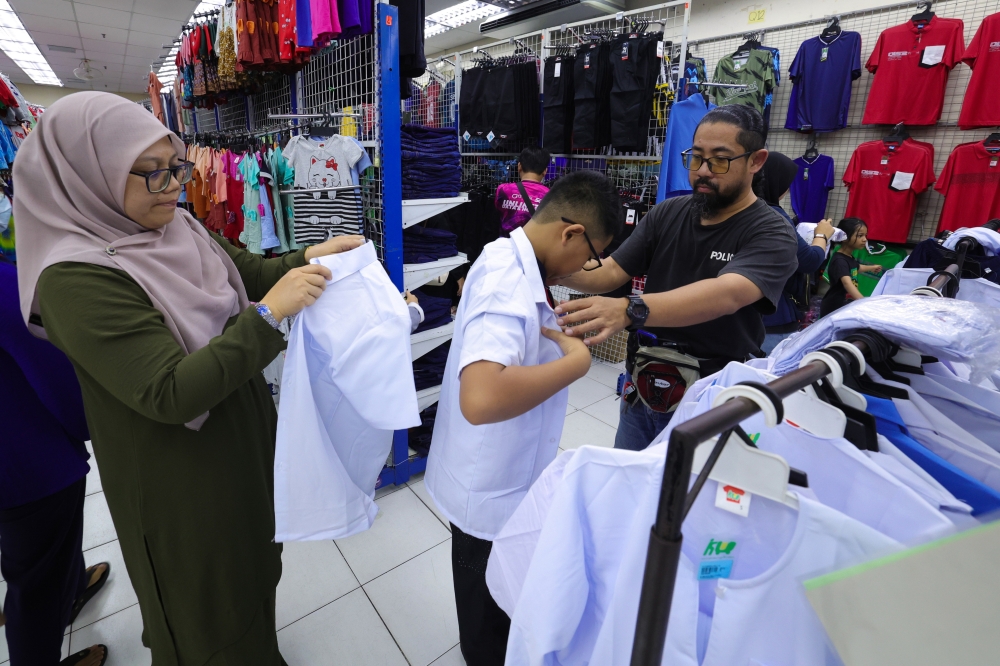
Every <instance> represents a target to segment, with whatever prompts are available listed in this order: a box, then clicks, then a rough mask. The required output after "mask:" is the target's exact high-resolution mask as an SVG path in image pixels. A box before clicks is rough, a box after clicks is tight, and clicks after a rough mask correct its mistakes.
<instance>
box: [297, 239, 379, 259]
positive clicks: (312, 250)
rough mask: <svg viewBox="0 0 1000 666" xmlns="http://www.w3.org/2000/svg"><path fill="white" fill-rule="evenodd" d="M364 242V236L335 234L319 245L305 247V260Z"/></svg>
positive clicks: (347, 248)
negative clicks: (334, 236) (335, 235)
mask: <svg viewBox="0 0 1000 666" xmlns="http://www.w3.org/2000/svg"><path fill="white" fill-rule="evenodd" d="M364 244H365V237H364V236H337V237H336V238H331V239H330V240H328V241H326V242H324V243H320V244H319V245H313V246H312V247H308V248H306V254H305V257H306V261H312V260H313V259H315V258H316V257H325V256H326V255H328V254H340V253H341V252H347V251H348V250H353V249H354V248H357V247H361V246H362V245H364Z"/></svg>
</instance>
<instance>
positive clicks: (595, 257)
mask: <svg viewBox="0 0 1000 666" xmlns="http://www.w3.org/2000/svg"><path fill="white" fill-rule="evenodd" d="M562 221H563V222H565V223H566V224H580V223H579V222H574V221H573V220H570V219H568V218H565V217H564V218H563V219H562ZM580 226H583V225H582V224H581V225H580ZM583 238H584V240H586V241H587V246H588V247H589V248H590V259H588V260H587V263H590V261H591V260H593V261H596V262H597V265H596V266H593V267H591V268H587V267H586V266H584V269H583V270H585V271H596V270H597V269H598V268H600V267H601V266H603V265H604V264H602V263H601V255H600V254H599V253H598V252H597V248H595V247H594V244H593V243H591V242H590V236H588V235H587V229H586V228H584V230H583Z"/></svg>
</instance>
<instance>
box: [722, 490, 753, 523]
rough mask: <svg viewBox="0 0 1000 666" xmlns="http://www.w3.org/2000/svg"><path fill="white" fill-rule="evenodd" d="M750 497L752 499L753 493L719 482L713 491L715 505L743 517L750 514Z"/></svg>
mask: <svg viewBox="0 0 1000 666" xmlns="http://www.w3.org/2000/svg"><path fill="white" fill-rule="evenodd" d="M751 499H753V495H751V494H750V493H748V492H747V491H745V490H743V489H742V488H737V487H736V486H727V485H723V484H721V483H720V484H718V487H717V489H716V491H715V506H716V507H717V508H719V509H722V510H723V511H729V512H730V513H735V514H736V515H737V516H743V517H744V518H746V517H747V516H749V515H750V500H751Z"/></svg>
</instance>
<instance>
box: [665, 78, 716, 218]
mask: <svg viewBox="0 0 1000 666" xmlns="http://www.w3.org/2000/svg"><path fill="white" fill-rule="evenodd" d="M714 108H715V104H713V103H711V102H709V103H708V104H706V103H705V97H704V96H703V95H700V94H697V95H692V96H691V97H688V98H687V99H685V100H683V101H681V102H676V103H675V104H674V105H673V107H672V108H671V109H670V115H669V117H668V119H667V136H666V139H665V141H664V144H663V162H662V163H661V164H660V180H659V183H658V185H657V192H656V202H657V203H659V202H661V201H663V200H664V199H667V198H670V197H676V196H679V195H681V194H689V193H690V192H691V180H690V179H689V178H688V170H687V169H686V168H684V162H683V158H682V157H681V152H682V151H685V150H687V149H688V148H690V147H691V144H692V143H693V142H694V131H695V128H697V127H698V123H699V122H701V119H702V118H704V117H705V114H706V113H708V112H709V111H711V110H712V109H714Z"/></svg>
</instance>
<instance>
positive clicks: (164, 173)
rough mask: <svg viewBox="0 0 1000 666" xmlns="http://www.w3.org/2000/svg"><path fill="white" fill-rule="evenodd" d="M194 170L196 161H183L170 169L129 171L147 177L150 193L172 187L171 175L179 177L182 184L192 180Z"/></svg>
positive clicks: (147, 187) (147, 186)
mask: <svg viewBox="0 0 1000 666" xmlns="http://www.w3.org/2000/svg"><path fill="white" fill-rule="evenodd" d="M193 171H194V162H181V163H180V164H178V165H177V166H175V167H170V168H169V169H157V170H156V171H129V173H130V174H132V175H133V176H142V177H143V178H145V179H146V189H147V190H149V192H150V194H159V193H160V192H162V191H163V190H165V189H167V188H168V187H170V178H171V176H172V177H174V178H176V179H177V182H178V183H180V184H181V185H186V184H187V183H189V182H191V175H192V172H193Z"/></svg>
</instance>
